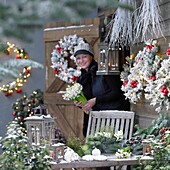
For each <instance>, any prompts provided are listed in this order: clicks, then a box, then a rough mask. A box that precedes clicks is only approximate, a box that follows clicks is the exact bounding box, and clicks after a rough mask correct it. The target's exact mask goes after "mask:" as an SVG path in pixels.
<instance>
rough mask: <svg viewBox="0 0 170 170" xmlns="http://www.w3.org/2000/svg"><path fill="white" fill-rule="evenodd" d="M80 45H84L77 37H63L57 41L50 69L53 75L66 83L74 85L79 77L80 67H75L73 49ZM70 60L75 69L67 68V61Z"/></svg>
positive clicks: (81, 39)
mask: <svg viewBox="0 0 170 170" xmlns="http://www.w3.org/2000/svg"><path fill="white" fill-rule="evenodd" d="M80 43H85V42H84V40H83V38H81V37H79V38H78V37H77V35H69V36H64V37H63V39H60V40H59V41H58V44H57V45H56V46H55V49H54V50H53V52H52V53H51V54H52V57H51V62H52V65H51V67H52V68H53V69H54V72H55V75H56V76H57V77H58V78H59V79H60V80H62V81H65V82H66V83H74V82H76V81H77V79H78V77H79V76H80V74H81V72H80V67H78V66H77V65H76V58H75V57H74V47H75V46H77V45H78V44H80ZM70 60H72V61H73V62H74V64H75V68H73V67H69V61H70Z"/></svg>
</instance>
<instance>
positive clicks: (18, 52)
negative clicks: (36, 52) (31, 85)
mask: <svg viewBox="0 0 170 170" xmlns="http://www.w3.org/2000/svg"><path fill="white" fill-rule="evenodd" d="M6 44H7V47H6V51H7V52H6V54H7V55H9V54H10V53H11V51H12V50H13V52H14V53H15V58H16V59H28V54H27V53H26V52H25V50H24V49H19V48H17V47H16V46H15V44H13V43H10V42H7V43H6ZM30 70H31V66H28V67H24V69H23V71H22V72H21V73H20V74H19V75H18V78H17V79H16V80H14V81H13V82H11V83H9V84H6V85H2V86H1V87H0V92H4V93H5V96H10V95H11V94H13V93H14V91H16V92H17V93H20V92H22V89H21V87H22V86H23V85H24V83H26V82H27V78H28V77H30V76H31V74H30Z"/></svg>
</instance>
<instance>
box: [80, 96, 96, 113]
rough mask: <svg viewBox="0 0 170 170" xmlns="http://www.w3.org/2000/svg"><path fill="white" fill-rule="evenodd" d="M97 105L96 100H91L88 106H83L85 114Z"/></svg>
mask: <svg viewBox="0 0 170 170" xmlns="http://www.w3.org/2000/svg"><path fill="white" fill-rule="evenodd" d="M95 104H96V98H92V99H90V100H88V102H87V104H85V105H84V106H82V110H83V111H84V112H88V111H90V110H91V109H92V107H93V106H94V105H95Z"/></svg>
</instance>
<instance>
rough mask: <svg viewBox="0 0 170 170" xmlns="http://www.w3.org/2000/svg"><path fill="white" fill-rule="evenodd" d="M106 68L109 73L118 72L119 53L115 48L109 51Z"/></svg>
mask: <svg viewBox="0 0 170 170" xmlns="http://www.w3.org/2000/svg"><path fill="white" fill-rule="evenodd" d="M108 66H109V71H112V70H119V51H118V50H117V49H115V48H111V49H109V53H108Z"/></svg>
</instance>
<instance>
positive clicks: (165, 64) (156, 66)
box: [121, 41, 170, 112]
mask: <svg viewBox="0 0 170 170" xmlns="http://www.w3.org/2000/svg"><path fill="white" fill-rule="evenodd" d="M169 56H170V48H168V50H167V56H163V57H162V56H161V57H160V56H159V55H158V51H157V46H156V42H155V41H148V42H147V43H146V46H145V47H144V48H143V51H139V52H138V54H137V55H136V57H135V58H132V57H130V58H127V59H128V62H127V64H126V65H124V71H123V72H122V73H121V80H122V81H123V85H122V87H121V89H122V91H124V95H125V96H126V98H128V99H129V100H130V101H131V102H132V103H136V102H137V101H138V100H140V99H141V97H142V94H143V93H144V96H145V98H146V99H147V100H150V105H154V106H155V105H156V106H157V108H156V109H155V110H156V111H157V112H161V111H162V110H164V109H166V110H169V109H170V102H169V101H170V93H169V91H170V81H169V80H170V68H169V65H170V59H169Z"/></svg>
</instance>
